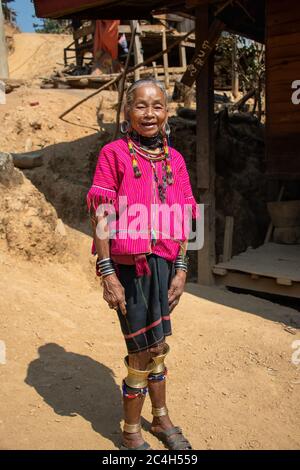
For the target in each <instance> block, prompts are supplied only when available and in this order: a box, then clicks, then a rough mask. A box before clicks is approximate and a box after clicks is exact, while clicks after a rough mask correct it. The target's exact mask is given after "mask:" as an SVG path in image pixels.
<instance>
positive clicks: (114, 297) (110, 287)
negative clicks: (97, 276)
mask: <svg viewBox="0 0 300 470" xmlns="http://www.w3.org/2000/svg"><path fill="white" fill-rule="evenodd" d="M102 282H103V298H104V300H105V301H106V302H107V303H108V305H109V307H110V308H114V309H118V308H119V309H120V310H121V312H122V313H123V315H126V301H125V290H124V287H123V286H122V284H121V283H120V281H119V279H118V277H117V275H116V274H109V275H108V276H105V277H104V278H103V281H102Z"/></svg>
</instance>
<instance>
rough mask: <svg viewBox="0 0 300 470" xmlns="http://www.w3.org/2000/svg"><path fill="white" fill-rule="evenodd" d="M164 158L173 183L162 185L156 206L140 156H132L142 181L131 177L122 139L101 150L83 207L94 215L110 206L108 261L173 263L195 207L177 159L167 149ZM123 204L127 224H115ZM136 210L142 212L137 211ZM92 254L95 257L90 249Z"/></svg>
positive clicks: (181, 162) (147, 168)
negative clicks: (144, 257) (130, 258)
mask: <svg viewBox="0 0 300 470" xmlns="http://www.w3.org/2000/svg"><path fill="white" fill-rule="evenodd" d="M169 154H170V161H171V167H172V172H173V178H174V182H173V184H172V185H167V188H166V202H165V204H162V203H161V201H160V200H159V197H158V189H157V184H156V183H155V181H154V176H153V169H152V166H151V164H150V162H149V161H148V160H146V159H145V158H143V157H141V156H140V155H137V159H138V165H139V169H140V170H141V173H142V175H141V177H140V178H135V177H134V173H133V167H132V160H131V156H130V153H129V150H128V146H127V141H126V139H125V138H122V139H118V140H115V141H113V142H111V143H109V144H107V145H105V146H104V147H103V148H102V150H101V152H100V155H99V157H98V162H97V166H96V170H95V174H94V179H93V184H92V186H91V188H90V190H89V192H88V195H87V204H88V208H89V210H90V209H91V206H92V207H93V208H94V209H97V207H98V206H99V205H100V204H103V203H111V204H113V207H114V208H115V211H116V218H117V220H116V222H115V223H114V224H111V225H110V231H111V232H114V237H112V238H111V240H110V253H111V256H112V258H113V257H114V256H116V257H118V256H119V255H138V254H148V253H155V254H156V255H159V256H161V257H163V258H165V259H166V260H168V261H174V260H175V259H176V257H177V255H178V253H179V250H180V245H181V243H182V242H183V241H185V240H186V239H187V238H188V235H187V234H186V227H187V225H188V220H189V217H193V218H197V217H198V216H199V211H198V206H197V203H196V201H195V198H194V196H193V193H192V189H191V184H190V179H189V175H188V172H187V169H186V165H185V161H184V158H183V156H182V155H181V154H180V153H179V152H177V150H175V149H174V148H172V147H170V148H169ZM155 165H156V172H157V175H158V178H159V181H161V178H162V162H161V161H160V162H155ZM126 203H127V213H126V217H127V218H126V219H125V217H124V218H123V220H122V221H121V215H123V216H124V214H125V209H126ZM136 204H138V206H136ZM141 205H142V208H145V209H146V210H139V208H140V207H141ZM162 206H164V207H162ZM168 207H169V208H171V209H172V210H171V212H169V218H168V214H167V212H168V211H166V212H164V209H167V208H168ZM132 209H133V210H132ZM187 209H188V210H187ZM137 214H138V215H137ZM137 219H138V221H137ZM125 220H126V223H124V221H125ZM92 251H93V253H94V254H95V246H94V244H93V248H92Z"/></svg>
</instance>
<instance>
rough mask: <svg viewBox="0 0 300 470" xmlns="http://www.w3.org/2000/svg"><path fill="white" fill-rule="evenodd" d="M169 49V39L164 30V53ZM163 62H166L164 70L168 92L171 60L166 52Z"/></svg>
mask: <svg viewBox="0 0 300 470" xmlns="http://www.w3.org/2000/svg"><path fill="white" fill-rule="evenodd" d="M165 49H167V38H166V30H165V29H164V30H163V33H162V50H163V51H164V50H165ZM163 60H164V70H165V87H166V90H168V88H169V85H170V80H169V70H168V69H169V59H168V53H167V52H165V53H164V55H163Z"/></svg>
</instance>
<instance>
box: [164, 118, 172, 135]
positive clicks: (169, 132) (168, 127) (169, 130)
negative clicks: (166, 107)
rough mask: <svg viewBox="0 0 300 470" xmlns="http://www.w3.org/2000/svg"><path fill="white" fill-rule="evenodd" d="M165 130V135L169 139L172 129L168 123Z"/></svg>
mask: <svg viewBox="0 0 300 470" xmlns="http://www.w3.org/2000/svg"><path fill="white" fill-rule="evenodd" d="M164 130H165V133H166V135H167V137H169V135H170V134H171V128H170V126H169V123H168V122H166V124H165V127H164Z"/></svg>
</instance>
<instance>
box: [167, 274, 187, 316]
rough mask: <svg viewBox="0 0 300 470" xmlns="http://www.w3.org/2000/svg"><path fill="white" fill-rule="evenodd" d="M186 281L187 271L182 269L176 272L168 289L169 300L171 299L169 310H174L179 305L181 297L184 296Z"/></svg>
mask: <svg viewBox="0 0 300 470" xmlns="http://www.w3.org/2000/svg"><path fill="white" fill-rule="evenodd" d="M185 281H186V272H185V271H181V270H180V269H179V270H178V271H177V272H176V274H175V276H174V277H173V279H172V281H171V285H170V289H169V291H168V300H169V311H170V312H172V310H173V309H174V308H175V307H176V305H178V303H179V299H180V297H181V296H182V293H183V290H184V285H185Z"/></svg>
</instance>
